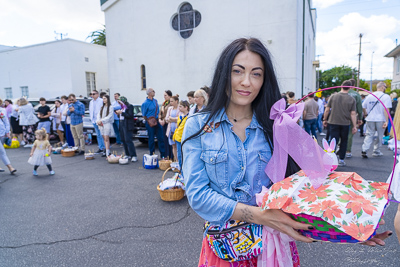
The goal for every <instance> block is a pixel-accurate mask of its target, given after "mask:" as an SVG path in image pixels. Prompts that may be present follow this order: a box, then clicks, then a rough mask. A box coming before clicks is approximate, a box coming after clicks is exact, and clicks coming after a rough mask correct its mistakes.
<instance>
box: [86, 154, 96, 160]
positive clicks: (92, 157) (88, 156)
mask: <svg viewBox="0 0 400 267" xmlns="http://www.w3.org/2000/svg"><path fill="white" fill-rule="evenodd" d="M85 159H86V160H92V159H94V154H93V153H90V154H85Z"/></svg>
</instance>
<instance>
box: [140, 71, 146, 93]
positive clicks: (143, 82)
mask: <svg viewBox="0 0 400 267" xmlns="http://www.w3.org/2000/svg"><path fill="white" fill-rule="evenodd" d="M140 75H141V80H142V90H146V67H145V66H144V65H142V66H140Z"/></svg>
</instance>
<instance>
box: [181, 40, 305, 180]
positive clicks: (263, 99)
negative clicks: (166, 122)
mask: <svg viewBox="0 0 400 267" xmlns="http://www.w3.org/2000/svg"><path fill="white" fill-rule="evenodd" d="M245 50H248V51H250V52H253V53H256V54H258V55H259V56H260V57H261V60H262V62H263V64H264V81H263V85H262V86H261V89H260V91H259V93H258V95H257V97H256V98H255V99H254V101H253V102H252V104H251V105H252V108H253V112H254V114H255V116H256V118H257V121H258V123H259V124H260V125H261V126H262V128H263V130H264V136H265V139H266V140H267V142H268V144H269V145H270V147H271V148H273V144H272V140H273V133H272V126H273V121H272V120H271V119H270V118H269V114H270V109H271V107H272V105H273V104H274V103H275V102H276V101H278V100H279V99H280V98H281V93H280V90H279V85H278V81H277V78H276V75H275V71H274V66H273V64H272V59H271V56H270V53H269V52H268V50H267V48H266V47H265V46H264V44H263V43H262V42H261V41H260V40H258V39H256V38H248V39H247V38H240V39H237V40H235V41H233V42H232V43H231V44H229V45H228V46H227V47H226V48H225V49H224V50H223V51H222V53H221V56H220V58H219V60H218V63H217V66H216V68H215V72H214V77H213V80H212V83H211V92H210V99H209V102H208V105H207V106H206V107H205V108H204V109H203V110H202V111H201V113H209V114H210V116H209V117H208V120H207V121H206V123H205V124H204V125H203V127H201V129H200V130H199V131H198V132H197V133H195V134H194V135H192V136H190V137H188V138H186V140H184V141H183V143H182V146H183V145H184V143H185V142H186V141H188V140H190V139H192V138H195V137H198V136H199V135H200V134H201V133H202V131H203V128H204V127H205V126H206V125H207V124H208V123H209V122H210V120H211V119H212V118H214V117H215V116H216V115H217V114H218V112H219V111H220V110H221V108H222V107H224V108H225V110H226V109H227V108H228V106H229V103H230V101H231V95H232V88H231V73H232V63H233V60H234V59H235V57H236V55H237V54H238V53H240V52H242V51H245ZM298 170H299V168H298V166H297V165H296V164H295V163H294V161H293V160H292V159H291V158H289V161H288V166H287V171H286V175H287V176H288V175H291V174H293V173H294V172H296V171H298Z"/></svg>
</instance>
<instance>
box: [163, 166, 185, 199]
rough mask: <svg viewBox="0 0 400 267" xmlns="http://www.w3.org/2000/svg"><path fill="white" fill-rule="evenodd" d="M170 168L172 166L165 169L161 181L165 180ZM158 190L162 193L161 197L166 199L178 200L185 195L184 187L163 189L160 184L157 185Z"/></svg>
mask: <svg viewBox="0 0 400 267" xmlns="http://www.w3.org/2000/svg"><path fill="white" fill-rule="evenodd" d="M170 169H171V167H170V168H168V169H166V170H165V171H164V174H163V176H162V179H161V182H163V181H164V177H165V174H167V172H168V171H169V170H170ZM157 190H158V192H159V193H160V197H161V199H162V200H164V201H178V200H181V199H182V198H183V197H184V196H185V191H184V190H183V189H182V188H177V189H167V190H161V189H160V185H157Z"/></svg>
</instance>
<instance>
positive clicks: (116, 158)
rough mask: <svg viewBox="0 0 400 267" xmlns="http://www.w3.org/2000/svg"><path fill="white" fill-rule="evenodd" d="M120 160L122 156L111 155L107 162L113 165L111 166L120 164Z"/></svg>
mask: <svg viewBox="0 0 400 267" xmlns="http://www.w3.org/2000/svg"><path fill="white" fill-rule="evenodd" d="M120 158H121V157H120V156H113V155H110V156H108V157H107V161H108V163H111V164H117V163H119V159H120Z"/></svg>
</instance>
